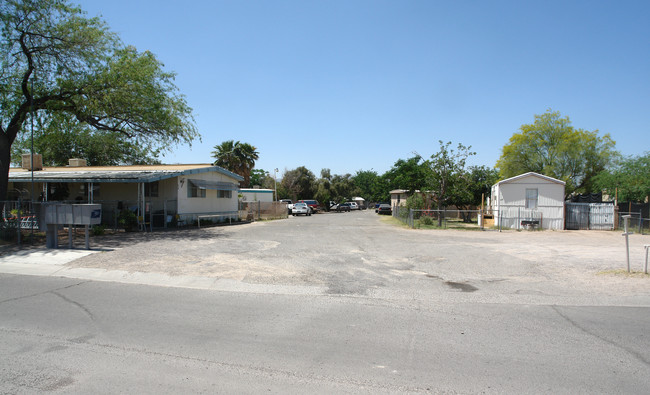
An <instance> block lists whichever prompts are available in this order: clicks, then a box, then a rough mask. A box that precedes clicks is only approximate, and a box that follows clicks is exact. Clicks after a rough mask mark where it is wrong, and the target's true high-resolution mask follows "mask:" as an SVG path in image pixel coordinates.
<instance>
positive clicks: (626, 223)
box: [623, 215, 632, 273]
mask: <svg viewBox="0 0 650 395" xmlns="http://www.w3.org/2000/svg"><path fill="white" fill-rule="evenodd" d="M630 217H632V216H631V215H624V216H623V220H624V222H623V223H624V226H625V233H623V236H625V253H626V255H627V272H628V273H630V272H631V270H630V240H629V236H630V234H631V233H629V232H628V231H627V225H628V222H629V221H630Z"/></svg>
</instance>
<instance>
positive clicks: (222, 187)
mask: <svg viewBox="0 0 650 395" xmlns="http://www.w3.org/2000/svg"><path fill="white" fill-rule="evenodd" d="M189 181H190V182H191V183H192V184H194V186H195V187H197V188H200V189H215V190H218V191H237V190H239V187H238V186H237V185H236V184H233V183H232V182H224V181H210V180H197V179H194V178H191V179H190V180H189Z"/></svg>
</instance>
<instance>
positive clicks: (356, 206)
mask: <svg viewBox="0 0 650 395" xmlns="http://www.w3.org/2000/svg"><path fill="white" fill-rule="evenodd" d="M347 204H349V205H350V210H358V209H359V205H358V204H357V203H356V202H347Z"/></svg>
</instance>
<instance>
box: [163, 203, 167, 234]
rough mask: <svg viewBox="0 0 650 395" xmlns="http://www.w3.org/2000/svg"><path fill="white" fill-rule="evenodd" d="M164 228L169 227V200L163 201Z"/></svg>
mask: <svg viewBox="0 0 650 395" xmlns="http://www.w3.org/2000/svg"><path fill="white" fill-rule="evenodd" d="M163 228H164V229H167V200H164V201H163Z"/></svg>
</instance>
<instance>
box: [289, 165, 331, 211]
mask: <svg viewBox="0 0 650 395" xmlns="http://www.w3.org/2000/svg"><path fill="white" fill-rule="evenodd" d="M315 181H316V177H315V176H314V173H312V172H311V171H310V170H309V169H307V168H306V167H304V166H300V167H297V168H295V169H293V170H288V171H285V172H284V176H283V177H282V182H280V184H281V185H282V187H283V188H284V190H285V191H286V193H287V195H281V196H289V198H290V199H291V200H293V201H294V202H295V201H296V200H304V199H312V198H313V197H314V195H315V191H314V184H315ZM324 203H326V202H324Z"/></svg>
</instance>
